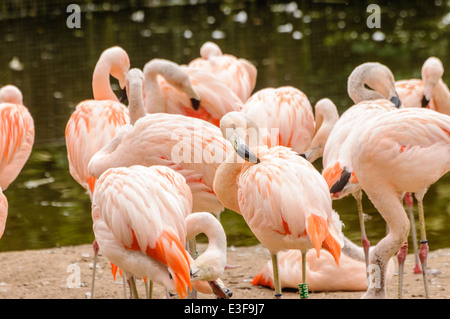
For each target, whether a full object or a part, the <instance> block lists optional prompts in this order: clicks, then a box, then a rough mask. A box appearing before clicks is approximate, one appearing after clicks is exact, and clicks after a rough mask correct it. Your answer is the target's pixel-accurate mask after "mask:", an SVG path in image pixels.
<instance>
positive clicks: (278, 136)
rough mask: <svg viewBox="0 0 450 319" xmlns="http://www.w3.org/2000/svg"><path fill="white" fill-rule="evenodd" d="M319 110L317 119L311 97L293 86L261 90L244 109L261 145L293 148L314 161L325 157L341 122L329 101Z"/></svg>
mask: <svg viewBox="0 0 450 319" xmlns="http://www.w3.org/2000/svg"><path fill="white" fill-rule="evenodd" d="M315 110H316V117H315V119H314V115H313V111H312V107H311V104H310V102H309V100H308V97H307V96H306V95H305V94H304V93H303V92H302V91H300V90H299V89H297V88H294V87H292V86H283V87H279V88H265V89H262V90H259V91H258V92H256V93H255V94H253V95H252V96H251V97H250V98H249V99H248V101H247V102H246V103H245V104H244V107H243V108H242V112H243V113H245V114H247V115H248V116H250V117H251V118H252V119H253V120H254V121H255V122H256V124H257V125H258V127H259V130H260V134H261V143H263V144H264V145H267V146H269V147H272V146H276V145H281V146H286V147H290V148H292V149H293V150H294V151H296V152H298V153H303V152H306V151H307V153H308V157H309V158H308V160H311V161H313V160H314V159H315V158H316V157H317V156H318V154H320V153H321V150H322V149H323V146H324V144H325V143H324V142H325V141H326V138H327V136H328V134H329V132H330V130H331V128H332V127H333V125H334V123H335V122H336V121H337V118H339V115H338V112H337V109H336V106H335V105H334V103H333V102H332V101H331V100H329V99H322V100H320V101H319V102H317V104H316V106H315ZM322 124H323V125H322ZM320 155H321V154H320Z"/></svg>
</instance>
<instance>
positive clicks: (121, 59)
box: [65, 47, 130, 297]
mask: <svg viewBox="0 0 450 319" xmlns="http://www.w3.org/2000/svg"><path fill="white" fill-rule="evenodd" d="M129 68H130V61H129V58H128V55H127V53H126V52H125V51H124V50H123V49H122V48H120V47H112V48H109V49H107V50H105V51H103V53H102V54H101V55H100V58H99V60H98V62H97V64H96V66H95V69H94V73H93V79H92V89H93V94H94V98H95V99H94V100H84V101H82V102H80V103H79V104H78V105H77V106H76V108H75V111H74V112H73V113H72V114H71V116H70V118H69V120H68V122H67V125H66V131H65V138H66V148H67V158H68V162H69V170H70V175H71V176H72V177H73V178H74V179H75V180H76V181H77V182H78V183H79V184H80V185H81V186H82V187H83V188H84V189H86V191H87V193H88V195H89V197H90V199H91V200H92V195H93V192H94V187H95V181H96V180H95V178H94V177H93V176H92V175H91V174H89V172H88V164H89V161H90V159H91V157H92V156H93V155H94V154H95V153H96V152H97V151H98V150H100V149H101V148H102V147H103V146H104V145H106V144H107V143H108V142H109V141H110V140H111V139H112V138H113V137H114V135H115V134H116V131H117V129H118V128H119V127H121V126H122V125H125V124H127V123H129V118H128V109H127V108H126V107H125V105H123V104H122V103H120V102H119V99H118V98H117V97H116V95H115V94H114V92H113V90H112V89H111V86H110V81H109V76H110V74H111V75H112V76H113V77H115V78H116V79H118V80H119V84H120V87H121V88H124V86H125V78H126V74H127V72H128V70H129ZM93 247H94V270H93V272H94V274H93V279H92V289H91V290H92V291H91V296H92V297H94V281H95V268H96V260H97V254H98V246H97V242H96V241H95V240H94V243H93Z"/></svg>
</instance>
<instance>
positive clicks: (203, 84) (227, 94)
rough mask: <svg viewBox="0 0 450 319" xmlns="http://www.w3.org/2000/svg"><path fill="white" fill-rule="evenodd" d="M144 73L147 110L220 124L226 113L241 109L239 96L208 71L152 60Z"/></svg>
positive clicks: (145, 67) (148, 111)
mask: <svg viewBox="0 0 450 319" xmlns="http://www.w3.org/2000/svg"><path fill="white" fill-rule="evenodd" d="M143 72H144V75H145V82H144V92H145V95H144V99H145V108H146V112H147V113H170V114H181V115H185V116H190V117H194V118H199V119H202V120H205V121H208V122H210V123H212V124H214V125H216V126H218V125H219V121H220V118H221V117H222V116H223V115H225V114H226V113H228V112H231V111H239V110H240V109H241V108H242V101H241V100H240V99H239V97H238V96H237V95H236V94H235V93H234V92H233V91H232V90H230V89H229V88H228V87H227V86H225V84H223V83H222V82H221V81H220V80H219V79H217V78H216V77H214V76H213V75H212V74H210V73H209V72H207V71H204V70H201V69H194V68H188V67H186V66H180V65H178V64H176V63H174V62H172V61H168V60H164V59H153V60H151V61H149V62H148V63H147V64H146V65H145V66H144V69H143Z"/></svg>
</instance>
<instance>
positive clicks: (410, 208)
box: [404, 193, 422, 274]
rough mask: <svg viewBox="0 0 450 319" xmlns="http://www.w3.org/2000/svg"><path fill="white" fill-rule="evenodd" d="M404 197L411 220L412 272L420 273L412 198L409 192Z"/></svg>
mask: <svg viewBox="0 0 450 319" xmlns="http://www.w3.org/2000/svg"><path fill="white" fill-rule="evenodd" d="M404 199H405V203H406V209H407V211H408V217H409V220H410V222H411V237H412V242H413V248H414V258H415V261H416V265H415V266H414V273H415V274H421V273H422V268H421V267H420V259H419V250H418V248H417V233H416V223H415V221H414V213H413V198H412V196H411V193H406V194H405V198H404Z"/></svg>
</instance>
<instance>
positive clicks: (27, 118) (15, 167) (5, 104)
mask: <svg viewBox="0 0 450 319" xmlns="http://www.w3.org/2000/svg"><path fill="white" fill-rule="evenodd" d="M22 100H23V97H22V92H20V90H19V89H18V88H17V87H16V86H14V85H6V86H4V87H2V88H1V89H0V136H1V138H0V238H1V237H2V235H3V232H4V230H5V223H6V218H7V213H8V202H7V199H6V196H5V195H4V194H3V193H2V192H3V190H5V189H7V188H8V186H9V185H10V184H11V183H12V182H13V181H14V180H15V179H16V178H17V176H18V175H19V173H20V171H21V170H22V168H23V166H24V165H25V163H26V162H27V160H28V158H29V157H30V154H31V150H32V148H33V143H34V121H33V117H32V116H31V114H30V112H29V111H28V109H27V108H26V107H25V106H24V105H23V101H22Z"/></svg>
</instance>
